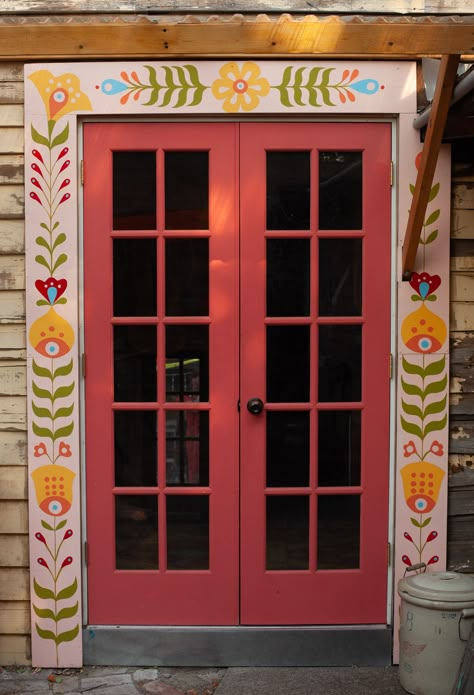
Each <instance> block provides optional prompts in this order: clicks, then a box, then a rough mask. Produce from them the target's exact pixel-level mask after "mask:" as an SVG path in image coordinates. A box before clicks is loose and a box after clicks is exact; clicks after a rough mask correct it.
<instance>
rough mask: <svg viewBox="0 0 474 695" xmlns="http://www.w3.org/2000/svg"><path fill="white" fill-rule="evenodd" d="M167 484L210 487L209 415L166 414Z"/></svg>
mask: <svg viewBox="0 0 474 695" xmlns="http://www.w3.org/2000/svg"><path fill="white" fill-rule="evenodd" d="M166 484H167V485H208V484H209V413H208V412H207V411H199V410H171V411H168V412H167V413H166Z"/></svg>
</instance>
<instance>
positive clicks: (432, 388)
mask: <svg viewBox="0 0 474 695" xmlns="http://www.w3.org/2000/svg"><path fill="white" fill-rule="evenodd" d="M447 383H448V377H447V376H446V375H445V376H444V379H441V380H440V381H433V382H432V383H431V384H428V386H427V387H426V388H425V390H424V391H423V398H426V396H429V395H430V393H441V391H444V389H445V388H446V385H447Z"/></svg>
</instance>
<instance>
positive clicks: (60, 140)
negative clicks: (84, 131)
mask: <svg viewBox="0 0 474 695" xmlns="http://www.w3.org/2000/svg"><path fill="white" fill-rule="evenodd" d="M68 137H69V123H66V127H65V128H64V129H63V130H62V131H61V132H60V133H58V135H56V137H55V138H54V140H53V142H52V143H51V149H53V147H57V146H58V145H63V144H64V143H65V142H66V140H67V139H68Z"/></svg>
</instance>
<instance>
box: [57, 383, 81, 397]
mask: <svg viewBox="0 0 474 695" xmlns="http://www.w3.org/2000/svg"><path fill="white" fill-rule="evenodd" d="M75 385H76V382H75V381H73V382H72V384H69V386H61V387H60V388H58V389H56V391H55V392H54V394H53V401H56V400H57V399H58V398H67V397H68V396H70V395H71V393H72V392H73V391H74V386H75Z"/></svg>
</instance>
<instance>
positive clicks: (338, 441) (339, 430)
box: [318, 410, 361, 487]
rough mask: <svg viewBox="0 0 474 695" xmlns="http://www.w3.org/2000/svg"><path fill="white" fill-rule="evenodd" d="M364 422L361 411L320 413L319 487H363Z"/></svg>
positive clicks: (325, 411)
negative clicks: (361, 460)
mask: <svg viewBox="0 0 474 695" xmlns="http://www.w3.org/2000/svg"><path fill="white" fill-rule="evenodd" d="M360 422H361V417H360V410H320V411H319V413H318V484H319V485H332V486H336V487H337V486H343V485H360V442H361V429H360Z"/></svg>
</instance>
